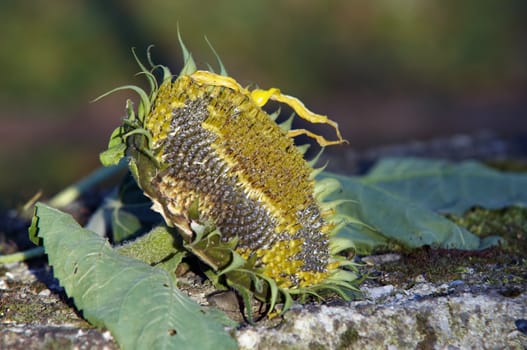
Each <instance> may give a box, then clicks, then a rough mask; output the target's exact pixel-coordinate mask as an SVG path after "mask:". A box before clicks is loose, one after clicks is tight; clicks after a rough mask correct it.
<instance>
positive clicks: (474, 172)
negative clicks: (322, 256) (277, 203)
mask: <svg viewBox="0 0 527 350" xmlns="http://www.w3.org/2000/svg"><path fill="white" fill-rule="evenodd" d="M321 177H322V178H323V179H324V178H326V179H327V178H333V179H337V180H339V181H340V182H341V184H342V191H341V192H340V193H338V194H335V193H333V194H332V195H331V196H329V198H328V199H327V200H336V199H352V200H353V201H350V202H343V203H342V204H341V205H339V206H338V207H337V211H338V212H339V213H340V214H343V215H344V216H349V217H352V218H354V219H355V222H352V223H349V224H347V225H346V226H345V227H344V228H342V229H341V230H340V231H339V232H338V233H337V234H336V236H335V237H334V241H335V242H337V243H338V245H339V246H352V247H354V248H355V249H356V251H357V252H358V253H360V254H368V253H371V252H372V251H373V250H378V249H394V248H401V247H404V248H416V247H421V246H423V245H431V246H434V247H441V248H456V249H465V250H477V249H484V248H487V247H490V246H492V245H496V244H498V242H500V238H499V237H485V238H480V237H478V236H476V235H474V234H472V233H470V232H469V231H467V230H466V229H464V228H462V227H460V226H457V225H456V224H455V223H453V222H451V221H450V220H448V219H446V218H445V217H443V216H442V215H439V212H442V213H455V214H460V213H463V212H464V211H465V210H467V209H469V208H471V207H474V206H482V207H486V208H500V207H505V206H511V205H524V206H525V205H527V191H526V190H525V189H526V188H527V175H525V174H514V173H503V172H499V171H496V170H493V169H490V168H488V167H486V166H484V165H482V164H479V163H476V162H464V163H460V164H452V163H449V162H446V161H440V160H430V159H416V158H395V159H385V160H382V161H380V162H379V163H378V164H377V165H376V166H375V167H374V168H373V169H372V171H371V172H370V173H369V174H367V175H366V176H363V177H347V176H340V175H335V174H330V173H327V172H325V173H323V174H322V176H321ZM502 243H503V241H502Z"/></svg>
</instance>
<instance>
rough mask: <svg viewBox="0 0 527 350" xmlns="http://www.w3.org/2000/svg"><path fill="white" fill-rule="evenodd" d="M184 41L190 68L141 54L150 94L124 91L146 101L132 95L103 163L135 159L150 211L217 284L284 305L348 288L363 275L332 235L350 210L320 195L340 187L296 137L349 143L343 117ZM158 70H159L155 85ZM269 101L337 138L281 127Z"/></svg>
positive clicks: (134, 170)
mask: <svg viewBox="0 0 527 350" xmlns="http://www.w3.org/2000/svg"><path fill="white" fill-rule="evenodd" d="M180 42H181V40H180ZM181 46H182V50H183V53H184V59H185V66H184V68H183V70H182V71H181V73H180V74H179V75H177V76H173V75H172V74H171V73H170V71H169V70H168V68H166V67H163V66H156V65H154V64H152V62H151V60H150V56H148V57H149V63H150V65H151V69H147V68H146V67H145V66H144V65H143V64H141V63H139V64H140V67H141V69H142V73H143V74H144V75H145V76H146V77H147V78H148V81H149V82H150V85H151V92H150V94H149V95H147V93H146V92H144V91H143V90H141V89H140V88H138V87H135V86H125V87H121V88H118V89H124V88H130V89H133V90H135V91H136V92H138V93H139V95H140V97H141V101H140V103H139V106H138V109H137V111H134V109H133V108H132V104H131V103H130V102H128V104H127V111H128V115H127V117H126V119H125V120H124V123H123V125H122V126H120V127H119V128H118V129H117V130H116V131H115V132H114V134H113V135H112V138H111V140H110V147H109V150H108V151H106V152H105V153H103V155H102V157H101V159H102V160H103V163H106V164H110V163H115V162H116V161H117V160H118V159H120V158H121V157H123V156H125V155H126V156H127V157H128V159H129V165H130V169H131V171H132V173H133V175H134V177H135V179H136V181H137V183H138V185H139V186H140V187H141V189H142V190H143V191H144V193H145V194H146V195H147V196H148V197H150V198H151V200H152V202H153V203H154V204H153V209H154V210H156V211H158V212H159V213H161V215H162V216H163V217H164V219H165V221H166V224H167V225H168V226H171V227H175V228H177V229H178V231H179V232H180V234H181V235H182V237H183V239H184V241H185V242H186V245H185V246H186V248H187V249H188V250H189V251H191V252H192V253H193V254H195V255H197V256H198V257H199V258H200V259H201V260H202V261H204V262H205V263H207V264H208V265H209V266H210V267H211V270H210V271H209V272H208V275H209V276H210V277H211V278H212V279H213V280H214V281H215V282H217V283H224V284H227V285H230V286H232V287H234V288H236V289H237V290H238V291H240V292H241V293H242V295H243V296H248V295H253V294H256V295H257V296H259V297H261V298H264V299H267V300H268V301H270V303H271V309H272V308H273V306H274V303H275V302H276V300H277V299H278V298H279V296H280V295H282V296H284V297H285V300H286V306H287V304H288V303H289V302H290V301H291V297H290V294H302V293H319V291H321V290H324V289H327V290H332V291H337V292H339V293H341V295H346V293H345V290H346V289H353V288H354V287H353V281H354V280H355V279H356V278H357V276H356V275H355V274H354V273H352V272H351V271H348V270H345V269H344V267H345V266H344V265H349V262H346V261H345V260H344V259H343V258H341V257H339V256H338V255H336V253H337V250H338V248H336V245H333V244H332V237H333V235H334V234H335V232H336V231H337V230H338V229H339V228H340V227H341V226H342V225H343V223H344V221H345V218H342V217H337V215H336V214H335V207H336V206H337V205H338V204H339V203H338V202H324V198H325V197H326V196H327V195H328V194H330V193H332V192H333V191H335V190H337V189H338V186H339V184H338V183H337V182H336V180H333V181H332V180H322V181H317V180H316V179H315V177H316V175H317V174H318V173H319V172H320V171H321V169H314V168H313V167H312V166H313V163H314V162H308V161H306V160H305V159H304V157H303V154H304V152H305V150H306V149H307V148H306V147H302V146H301V147H297V146H295V144H294V140H293V137H294V136H297V135H300V134H306V135H308V136H310V137H313V138H315V139H316V141H317V142H318V143H319V144H320V145H322V146H326V145H330V144H338V143H342V142H345V141H344V140H343V139H342V137H341V136H340V133H339V130H338V126H337V124H336V123H334V122H333V121H331V120H329V119H328V118H327V117H326V116H322V115H318V114H315V113H313V112H311V111H309V110H308V109H307V108H306V107H305V106H304V105H303V104H302V103H301V102H300V101H299V100H298V99H296V98H294V97H291V96H288V95H284V94H282V93H281V92H280V90H278V89H276V88H272V89H269V90H260V89H254V90H252V91H250V90H249V89H247V88H244V87H242V86H240V85H239V84H238V83H237V82H236V80H234V79H233V78H231V77H229V76H227V74H226V71H225V69H224V68H223V65H222V64H221V62H220V68H221V69H220V73H219V74H216V73H214V72H212V71H204V70H197V69H196V65H195V64H194V61H193V59H192V56H191V55H190V54H189V52H188V51H187V49H186V48H185V46H184V45H183V44H182V43H181ZM138 62H139V61H138ZM156 69H160V70H161V71H162V72H163V75H164V77H163V80H162V82H161V84H159V85H158V84H157V82H156V79H155V78H154V76H153V74H152V72H153V71H154V70H156ZM114 91H115V90H114ZM269 99H272V100H276V101H278V102H280V103H284V104H287V105H289V106H290V107H291V108H293V109H294V111H295V112H296V114H297V115H298V116H300V117H301V118H303V119H306V120H308V121H310V122H314V123H324V124H329V125H331V126H332V127H334V128H335V130H336V133H337V137H338V140H336V141H328V140H326V139H325V138H324V137H322V136H320V135H316V134H314V133H312V132H310V131H308V130H305V129H295V130H291V129H290V123H283V124H281V125H279V124H277V123H276V122H275V118H276V116H277V115H278V113H275V114H273V115H269V114H268V113H266V112H265V111H264V110H263V109H262V108H261V107H262V106H263V105H264V104H265V103H266V102H267V101H268V100H269Z"/></svg>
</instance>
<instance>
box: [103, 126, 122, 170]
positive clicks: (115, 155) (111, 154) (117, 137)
mask: <svg viewBox="0 0 527 350" xmlns="http://www.w3.org/2000/svg"><path fill="white" fill-rule="evenodd" d="M122 129H123V128H122V127H121V126H119V127H118V128H116V129H115V130H114V131H113V132H112V135H111V136H110V141H109V142H108V149H107V150H106V151H104V152H102V153H101V154H100V155H99V159H100V161H101V164H102V165H104V166H110V165H116V164H118V163H119V162H120V161H121V159H122V158H124V157H125V155H126V144H125V143H124V140H123V136H122Z"/></svg>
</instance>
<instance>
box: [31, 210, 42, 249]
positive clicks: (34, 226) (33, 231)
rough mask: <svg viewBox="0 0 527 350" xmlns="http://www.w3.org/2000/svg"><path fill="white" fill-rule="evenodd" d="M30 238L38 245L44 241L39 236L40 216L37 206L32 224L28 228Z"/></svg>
mask: <svg viewBox="0 0 527 350" xmlns="http://www.w3.org/2000/svg"><path fill="white" fill-rule="evenodd" d="M28 233H29V240H30V241H31V242H33V243H34V244H36V245H40V244H41V243H42V239H41V238H40V237H39V236H38V216H37V209H36V208H35V210H34V213H33V217H32V218H31V225H30V226H29V228H28Z"/></svg>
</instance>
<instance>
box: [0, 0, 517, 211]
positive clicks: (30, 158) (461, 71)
mask: <svg viewBox="0 0 527 350" xmlns="http://www.w3.org/2000/svg"><path fill="white" fill-rule="evenodd" d="M525 18H527V2H526V1H524V0H517V1H486V0H478V1H428V0H400V1H396V0H382V1H350V0H333V1H332V0H326V1H322V0H321V1H307V0H284V1H278V0H253V1H246V0H233V1H221V2H220V1H213V0H206V1H191V0H180V1H162V0H151V1H137V0H129V1H124V0H114V1H104V0H95V1H66V0H55V1H23V0H22V1H15V0H0V45H1V46H0V68H1V71H2V73H1V76H0V106H1V108H0V140H1V141H0V142H1V146H2V147H1V148H0V169H1V170H0V205H2V206H7V207H9V206H15V205H18V204H20V203H22V202H23V201H24V200H26V199H27V198H29V197H30V196H31V195H33V194H34V193H35V192H36V191H38V190H40V189H42V190H43V191H44V193H45V195H47V196H49V195H52V194H53V193H54V192H56V191H58V190H59V189H61V188H63V187H64V186H66V185H68V184H69V183H71V182H73V181H75V180H76V179H79V178H80V177H82V176H84V175H86V174H87V173H88V172H90V171H92V170H93V169H95V168H96V167H97V166H98V164H99V163H98V153H99V152H100V151H102V150H103V149H104V148H105V146H106V142H107V139H108V136H109V133H110V132H111V130H113V128H114V127H115V126H117V125H118V124H119V123H120V120H121V118H122V116H123V114H124V102H125V99H126V98H127V97H130V96H133V95H132V94H131V93H126V92H123V93H118V94H115V95H112V96H111V97H108V98H106V99H103V100H102V101H100V102H97V103H90V100H92V99H93V98H94V97H96V96H98V95H100V94H101V93H103V92H105V91H108V90H110V89H111V88H113V87H116V86H120V85H125V84H129V83H133V84H143V80H142V79H141V77H136V76H134V74H135V73H136V72H137V71H138V67H137V66H136V64H135V62H134V60H133V57H132V55H131V51H130V48H131V47H136V48H137V49H138V52H139V53H140V54H142V55H143V57H144V52H145V50H146V47H147V46H148V45H149V44H154V45H155V48H154V50H153V57H154V60H155V61H156V62H159V63H163V64H165V65H168V66H169V67H170V68H171V69H172V70H173V71H174V72H177V71H178V70H179V69H180V67H181V53H180V50H179V47H178V44H177V36H176V27H177V23H178V22H179V26H180V28H181V32H182V35H183V38H184V40H185V42H186V44H187V46H188V47H189V49H190V50H191V51H192V52H193V55H194V58H195V59H196V61H197V62H199V63H200V64H202V66H203V67H204V66H205V64H206V63H207V62H210V63H215V60H214V56H213V55H212V53H211V52H210V49H209V48H208V46H207V44H206V42H205V41H204V39H203V38H204V36H207V37H208V39H209V40H210V41H211V42H212V43H213V45H214V47H215V48H216V50H217V51H218V53H219V54H220V56H221V57H222V60H223V62H224V63H225V65H226V66H227V69H228V71H229V73H230V75H232V76H233V77H235V78H236V79H237V80H238V81H239V82H240V83H242V85H247V84H250V83H256V84H258V85H259V86H260V87H263V88H267V87H272V86H273V87H274V86H275V87H280V88H281V90H282V91H284V92H286V93H289V94H292V95H294V96H297V97H300V98H301V99H302V100H304V101H305V102H306V104H307V105H308V106H309V107H311V109H313V110H314V111H317V112H320V113H325V114H328V115H329V116H330V117H331V118H333V119H335V120H337V121H338V122H339V124H340V125H341V130H342V133H343V135H344V136H345V137H346V138H347V139H349V140H350V142H351V146H350V147H353V148H355V149H359V150H360V149H363V148H366V147H372V146H379V145H383V144H390V143H397V142H405V141H409V140H414V139H420V140H426V139H428V138H432V137H438V136H447V135H452V134H455V133H471V132H476V131H479V130H494V131H495V132H496V133H498V134H500V135H506V136H510V135H512V136H514V135H525V134H527V113H526V112H527V99H526V98H525V97H526V96H527V94H526V91H527V65H526V62H527V60H526V58H527V40H526V33H527V30H526V29H527V21H526V20H525ZM324 130H326V129H324ZM327 131H328V132H331V130H327ZM329 135H331V136H333V135H332V134H329ZM344 149H345V148H343V150H344Z"/></svg>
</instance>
